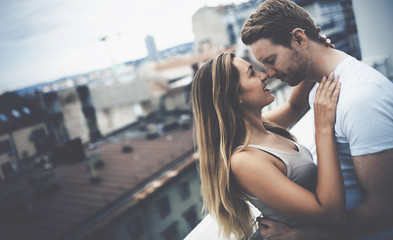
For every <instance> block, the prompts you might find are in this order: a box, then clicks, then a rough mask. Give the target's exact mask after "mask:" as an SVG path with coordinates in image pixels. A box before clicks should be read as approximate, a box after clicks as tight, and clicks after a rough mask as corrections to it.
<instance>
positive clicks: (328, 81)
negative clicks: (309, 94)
mask: <svg viewBox="0 0 393 240" xmlns="http://www.w3.org/2000/svg"><path fill="white" fill-rule="evenodd" d="M338 79H339V76H334V74H333V73H330V75H329V76H328V77H327V78H326V77H323V79H322V81H321V82H320V83H319V86H318V88H317V91H316V94H315V99H314V118H315V129H316V130H327V131H329V132H332V131H334V124H335V122H336V109H337V101H338V95H339V93H340V87H341V84H340V83H339V82H338Z"/></svg>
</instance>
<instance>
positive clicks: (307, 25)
mask: <svg viewBox="0 0 393 240" xmlns="http://www.w3.org/2000/svg"><path fill="white" fill-rule="evenodd" d="M295 28H302V29H304V30H305V33H306V35H307V37H308V38H309V39H311V40H313V41H315V42H319V32H318V30H317V27H316V25H315V23H314V20H313V19H312V17H311V15H310V14H309V13H308V12H307V11H306V10H304V8H302V7H300V6H298V5H297V4H295V3H293V2H291V1H289V0H266V1H265V2H263V3H262V4H261V5H260V6H259V7H258V9H257V11H256V12H255V13H254V14H252V15H251V16H250V18H249V19H248V20H247V22H246V23H245V24H244V26H243V28H242V33H241V36H242V41H243V43H244V44H246V45H250V44H252V43H254V42H255V41H257V40H259V39H261V38H267V39H270V40H271V41H272V42H273V43H274V44H279V45H283V46H285V47H288V48H289V47H290V43H291V41H290V39H291V34H290V33H291V32H292V30H293V29H295Z"/></svg>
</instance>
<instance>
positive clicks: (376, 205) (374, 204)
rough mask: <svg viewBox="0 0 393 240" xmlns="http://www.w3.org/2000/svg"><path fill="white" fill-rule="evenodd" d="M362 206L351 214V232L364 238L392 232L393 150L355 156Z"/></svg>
mask: <svg viewBox="0 0 393 240" xmlns="http://www.w3.org/2000/svg"><path fill="white" fill-rule="evenodd" d="M353 163H354V166H355V171H356V176H357V178H358V182H359V185H360V187H361V189H362V191H363V193H364V200H363V202H362V203H361V204H360V205H358V206H356V207H355V208H353V209H351V210H350V211H349V228H348V230H349V231H350V232H352V233H354V234H355V235H354V236H356V237H357V236H364V235H368V234H372V233H376V232H379V231H382V230H384V229H388V228H393V149H390V150H386V151H383V152H379V153H374V154H367V155H363V156H354V157H353Z"/></svg>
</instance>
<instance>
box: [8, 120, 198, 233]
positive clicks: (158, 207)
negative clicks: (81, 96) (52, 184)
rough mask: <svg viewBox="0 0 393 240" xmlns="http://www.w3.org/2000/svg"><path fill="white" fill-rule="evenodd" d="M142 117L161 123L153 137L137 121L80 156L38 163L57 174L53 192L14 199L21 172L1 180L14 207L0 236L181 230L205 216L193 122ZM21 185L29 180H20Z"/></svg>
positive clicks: (189, 228) (153, 122)
mask: <svg viewBox="0 0 393 240" xmlns="http://www.w3.org/2000/svg"><path fill="white" fill-rule="evenodd" d="M172 117H176V116H175V115H172ZM147 123H148V124H153V125H156V126H157V129H158V130H159V131H158V132H157V135H155V137H154V138H148V137H147V132H146V131H144V130H140V129H141V128H140V126H138V125H134V126H133V127H131V128H128V129H125V130H123V131H121V132H118V133H117V134H112V135H111V136H109V137H107V138H104V139H101V140H100V141H99V142H97V143H95V144H94V145H90V147H89V148H87V149H86V155H87V158H86V159H85V160H84V161H81V162H67V163H65V162H60V163H58V164H57V166H56V167H55V168H53V169H51V170H49V171H45V170H42V169H36V170H35V172H39V173H42V172H44V173H49V172H52V173H53V174H54V175H55V176H56V182H57V184H58V186H59V187H58V188H57V190H56V191H49V192H46V193H45V194H43V195H35V194H30V195H29V196H28V197H26V198H25V200H24V201H15V200H17V199H19V198H20V196H19V195H18V196H16V195H9V194H6V193H9V192H12V191H16V190H17V189H21V186H22V185H21V183H20V182H22V179H25V178H23V176H20V177H19V178H15V179H14V180H13V181H8V182H1V183H0V202H1V203H4V202H9V199H10V198H12V197H13V198H16V199H14V201H13V202H15V204H14V205H13V208H12V210H9V211H5V212H1V214H0V238H1V239H3V238H4V239H15V240H19V239H23V240H24V239H42V240H46V239H48V240H56V239H85V240H87V239H117V240H123V239H130V238H131V239H182V238H183V237H185V236H186V235H187V234H188V232H189V231H190V230H191V229H193V228H194V227H195V226H196V225H197V224H198V223H199V221H200V220H201V219H202V218H203V217H204V216H202V215H201V204H202V202H201V197H200V194H199V187H200V182H199V175H198V172H197V168H196V158H195V156H194V144H193V135H192V129H191V128H190V125H188V126H186V125H179V124H177V125H176V126H174V125H172V127H170V128H169V127H166V126H165V124H160V123H156V120H154V119H150V120H148V121H147ZM181 126H183V127H181ZM23 189H27V190H28V189H31V186H30V185H29V184H27V183H25V184H24V185H23ZM0 210H1V209H0Z"/></svg>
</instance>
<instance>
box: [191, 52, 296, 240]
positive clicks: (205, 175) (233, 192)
mask: <svg viewBox="0 0 393 240" xmlns="http://www.w3.org/2000/svg"><path fill="white" fill-rule="evenodd" d="M234 57H235V55H234V54H232V53H223V54H220V55H219V56H217V57H216V58H214V59H211V60H209V61H208V62H206V63H205V64H204V65H203V66H201V68H200V69H199V70H198V71H197V73H196V75H195V77H194V80H193V83H192V90H191V94H192V107H193V113H194V119H195V130H196V139H197V145H198V151H199V172H200V176H201V192H202V198H203V205H204V210H205V211H206V210H207V211H208V212H209V213H210V214H211V215H212V217H213V218H215V219H216V220H217V222H218V224H219V229H220V233H221V234H222V235H223V236H224V237H229V236H230V234H231V233H233V234H234V235H235V236H236V237H237V238H238V239H240V238H249V237H250V236H251V235H252V230H253V226H254V219H253V217H252V214H251V212H250V208H249V205H248V203H247V201H246V198H245V197H244V195H243V193H242V191H241V190H240V188H239V186H238V185H237V183H236V181H235V179H234V177H233V176H232V174H231V166H230V158H231V156H232V153H233V150H234V148H235V147H236V146H239V145H241V144H246V145H247V142H248V139H249V132H248V131H249V127H248V122H247V121H246V115H245V113H244V111H243V109H242V107H241V104H240V102H239V92H240V91H241V89H240V84H239V73H238V71H237V69H236V67H235V66H234V65H233V64H232V61H233V58H234ZM264 125H265V127H266V129H267V130H269V131H272V132H275V133H277V134H280V135H282V136H285V137H287V138H290V139H293V138H292V135H291V134H290V133H289V132H288V131H286V130H285V129H283V128H281V127H279V126H277V125H274V124H272V123H270V122H267V121H264Z"/></svg>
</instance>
